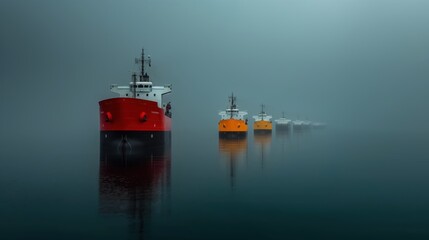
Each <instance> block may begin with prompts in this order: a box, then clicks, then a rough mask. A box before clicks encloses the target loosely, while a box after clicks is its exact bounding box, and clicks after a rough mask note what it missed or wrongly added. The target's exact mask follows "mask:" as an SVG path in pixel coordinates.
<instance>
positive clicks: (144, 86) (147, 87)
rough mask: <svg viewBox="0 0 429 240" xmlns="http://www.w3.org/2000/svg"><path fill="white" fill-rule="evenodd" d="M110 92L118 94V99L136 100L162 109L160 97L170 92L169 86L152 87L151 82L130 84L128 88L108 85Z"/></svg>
mask: <svg viewBox="0 0 429 240" xmlns="http://www.w3.org/2000/svg"><path fill="white" fill-rule="evenodd" d="M110 90H111V91H112V92H114V93H118V94H119V97H129V98H138V99H143V100H148V101H153V102H157V103H158V107H160V108H162V106H163V103H162V96H163V95H165V94H167V93H170V92H171V85H166V86H153V85H152V82H149V81H147V82H143V81H142V82H130V85H129V86H118V85H117V84H112V85H110Z"/></svg>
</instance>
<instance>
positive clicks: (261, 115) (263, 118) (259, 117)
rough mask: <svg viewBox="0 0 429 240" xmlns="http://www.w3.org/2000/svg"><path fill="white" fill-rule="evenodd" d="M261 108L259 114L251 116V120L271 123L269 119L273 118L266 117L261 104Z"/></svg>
mask: <svg viewBox="0 0 429 240" xmlns="http://www.w3.org/2000/svg"><path fill="white" fill-rule="evenodd" d="M261 107H262V110H261V112H260V113H259V114H258V115H255V116H253V119H255V122H258V121H268V122H271V118H273V116H271V115H267V114H266V113H265V112H264V107H265V106H264V105H263V104H262V105H261Z"/></svg>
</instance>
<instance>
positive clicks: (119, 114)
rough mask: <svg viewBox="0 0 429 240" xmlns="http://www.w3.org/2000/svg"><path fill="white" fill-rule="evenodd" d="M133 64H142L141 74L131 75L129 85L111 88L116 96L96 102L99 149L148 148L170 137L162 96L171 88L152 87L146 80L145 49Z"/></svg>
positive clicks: (168, 115) (168, 107)
mask: <svg viewBox="0 0 429 240" xmlns="http://www.w3.org/2000/svg"><path fill="white" fill-rule="evenodd" d="M136 63H140V64H141V66H140V67H141V72H140V75H139V76H137V74H136V73H134V74H133V75H132V81H131V82H130V83H129V85H128V86H118V85H117V84H113V85H111V86H110V90H111V91H112V92H114V93H117V94H119V97H115V98H109V99H105V100H102V101H100V102H99V105H100V141H101V145H102V146H103V145H105V144H112V147H116V146H118V145H119V144H127V145H131V147H133V146H135V147H139V146H148V145H152V144H159V143H164V142H165V141H168V140H169V138H170V135H171V105H170V102H169V103H167V104H165V103H164V102H163V96H164V95H165V94H168V93H170V92H171V85H166V86H154V85H153V83H152V82H151V81H150V80H149V75H148V74H147V73H146V72H145V69H144V67H145V64H148V65H149V66H151V59H150V57H148V58H147V59H145V56H144V50H142V53H141V58H140V59H136ZM137 77H138V79H137Z"/></svg>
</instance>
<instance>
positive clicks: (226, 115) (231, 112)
mask: <svg viewBox="0 0 429 240" xmlns="http://www.w3.org/2000/svg"><path fill="white" fill-rule="evenodd" d="M229 103H230V105H229V107H228V108H227V109H226V111H221V112H219V115H220V116H221V120H220V121H219V123H218V130H219V136H220V137H236V136H238V137H240V136H246V135H247V119H244V116H246V115H247V112H244V111H239V110H238V108H237V104H236V97H234V94H231V97H229Z"/></svg>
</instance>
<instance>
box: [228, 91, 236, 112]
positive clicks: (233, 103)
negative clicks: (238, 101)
mask: <svg viewBox="0 0 429 240" xmlns="http://www.w3.org/2000/svg"><path fill="white" fill-rule="evenodd" d="M229 101H230V102H231V106H230V107H229V108H230V110H231V111H230V113H231V118H232V115H233V109H235V108H236V106H235V97H234V93H231V97H229Z"/></svg>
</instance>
